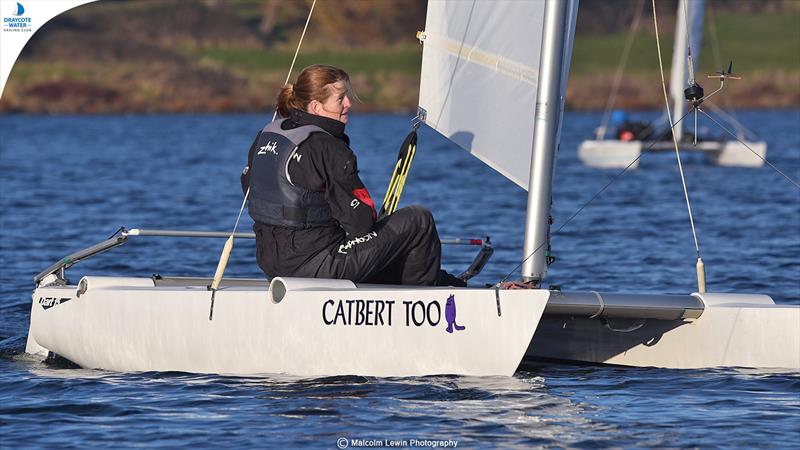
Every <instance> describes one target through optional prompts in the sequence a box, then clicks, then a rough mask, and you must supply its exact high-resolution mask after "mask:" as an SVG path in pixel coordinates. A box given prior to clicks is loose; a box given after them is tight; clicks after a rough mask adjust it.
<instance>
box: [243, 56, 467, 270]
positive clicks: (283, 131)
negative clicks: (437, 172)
mask: <svg viewBox="0 0 800 450" xmlns="http://www.w3.org/2000/svg"><path fill="white" fill-rule="evenodd" d="M349 93H350V77H349V76H348V74H347V73H346V72H345V71H344V70H342V69H339V68H336V67H332V66H327V65H313V66H309V67H307V68H305V69H303V71H302V72H301V73H300V75H299V76H298V77H297V81H296V83H294V84H287V85H286V86H284V87H283V88H282V89H281V91H280V93H279V95H278V99H277V110H278V114H279V115H280V116H281V117H282V118H281V119H279V120H276V121H274V122H272V123H269V124H267V126H266V127H264V129H263V130H261V132H259V133H258V135H257V136H256V139H255V141H254V142H253V145H252V146H251V148H250V152H249V155H248V167H249V169H246V170H245V173H244V174H243V175H242V189H243V190H246V189H247V188H248V186H249V188H250V200H249V204H248V211H249V213H250V216H251V217H252V218H253V220H254V221H255V224H254V226H253V229H254V231H255V233H256V259H257V261H258V265H259V267H261V270H263V271H264V273H265V274H267V276H269V277H276V276H292V277H310V278H339V279H349V280H352V281H354V282H369V283H385V284H413V285H438V284H447V285H454V286H464V285H465V283H464V282H463V281H461V280H460V279H458V278H456V277H454V276H452V275H450V274H448V273H446V272H444V271H442V270H441V269H440V263H441V243H440V242H439V235H438V233H437V231H436V225H435V224H434V221H433V217H432V215H431V213H430V211H428V210H427V209H425V208H423V207H421V206H409V207H406V208H402V209H399V210H398V211H396V212H395V213H394V214H392V215H390V216H387V217H385V218H382V219H381V220H377V215H376V212H375V204H374V202H373V200H372V198H371V197H370V195H369V192H368V191H367V189H366V188H365V187H364V183H362V182H361V179H360V178H359V177H358V165H357V162H356V156H355V154H354V153H353V151H352V150H351V149H350V147H349V143H350V139H349V138H348V137H347V135H346V134H345V133H344V129H345V126H346V125H347V121H348V113H349V112H350V107H351V102H350V98H349Z"/></svg>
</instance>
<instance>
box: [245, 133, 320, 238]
mask: <svg viewBox="0 0 800 450" xmlns="http://www.w3.org/2000/svg"><path fill="white" fill-rule="evenodd" d="M285 120H286V119H279V120H276V121H274V122H271V123H269V124H267V126H265V127H264V129H263V130H262V131H261V133H260V134H259V136H258V143H257V146H256V151H255V152H254V155H253V160H252V162H251V163H250V170H249V178H250V200H249V202H248V207H247V210H248V212H249V213H250V217H252V218H253V220H255V221H256V222H261V223H266V224H269V225H277V226H283V227H291V228H308V227H312V226H320V225H328V224H333V223H335V222H334V220H333V215H332V214H331V208H330V206H329V205H328V202H327V200H326V199H325V193H324V192H321V191H313V190H310V189H305V188H301V187H299V186H295V185H294V184H292V181H291V179H290V177H289V172H288V164H289V161H290V160H291V158H300V157H301V156H300V155H297V148H298V147H299V146H300V144H302V143H303V141H305V140H306V139H308V137H309V136H310V135H311V133H314V132H323V133H327V132H326V131H325V130H323V129H322V128H320V127H318V126H316V125H303V126H299V127H297V128H293V129H291V130H284V129H282V128H281V124H282V123H283V122H284V121H285Z"/></svg>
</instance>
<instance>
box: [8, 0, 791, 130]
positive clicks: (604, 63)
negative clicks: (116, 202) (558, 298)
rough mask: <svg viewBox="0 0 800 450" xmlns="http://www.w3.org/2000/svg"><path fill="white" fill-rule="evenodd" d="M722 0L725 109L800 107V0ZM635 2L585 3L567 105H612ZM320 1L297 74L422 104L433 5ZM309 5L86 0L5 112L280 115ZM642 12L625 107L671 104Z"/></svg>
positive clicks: (37, 56) (716, 14) (400, 104)
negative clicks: (331, 75)
mask: <svg viewBox="0 0 800 450" xmlns="http://www.w3.org/2000/svg"><path fill="white" fill-rule="evenodd" d="M710 4H714V5H717V4H719V5H720V7H718V8H717V7H716V6H715V8H717V9H718V11H717V10H712V9H711V8H707V9H708V10H707V13H706V22H707V24H708V25H713V26H707V28H708V29H710V30H713V33H711V32H706V39H704V46H703V48H702V49H701V51H700V52H699V53H700V54H701V56H703V57H702V58H700V61H701V64H700V69H699V72H700V74H702V75H705V74H712V73H714V72H715V71H716V70H719V69H720V67H727V64H728V61H729V60H733V61H734V64H733V67H734V71H735V72H736V73H737V74H739V75H741V76H742V77H743V79H742V80H740V81H733V82H730V83H726V87H725V91H723V92H722V93H721V94H720V95H718V96H717V97H716V98H715V101H716V102H717V105H718V106H720V107H723V108H726V109H773V108H796V107H799V106H800V3H798V2H792V1H788V2H787V1H781V0H765V1H763V2H757V3H753V2H747V1H738V2H737V1H729V2H720V1H719V0H717V1H713V2H712V0H707V5H710ZM635 6H636V2H635V0H615V8H608V4H607V3H603V2H600V1H595V0H584V1H582V2H581V9H580V11H579V15H578V24H579V26H578V33H577V34H576V38H575V46H574V52H573V61H572V67H571V72H570V79H569V84H568V90H567V105H566V106H567V109H568V110H572V111H596V110H602V109H603V108H605V106H606V103H607V101H608V97H609V95H610V91H611V86H612V84H613V83H614V79H615V77H616V72H617V70H618V65H619V59H620V54H621V53H622V48H623V47H624V44H625V40H626V39H627V33H628V30H627V27H628V24H629V22H630V21H631V15H632V14H633V12H632V11H634V10H635ZM317 8H318V10H317V11H316V12H315V15H314V19H313V20H312V25H311V27H310V29H309V38H308V39H307V42H305V43H304V44H303V49H302V51H301V53H300V57H299V60H298V62H297V64H296V66H295V67H296V68H295V70H294V73H293V76H296V73H297V72H298V71H299V69H300V68H302V67H304V66H306V65H309V64H314V63H327V64H333V65H337V66H340V67H343V68H344V69H346V70H348V71H349V72H350V74H351V76H352V79H353V85H354V86H355V89H356V92H357V94H358V97H359V98H360V99H362V103H361V104H358V105H356V108H357V110H359V111H362V112H402V113H409V112H413V111H414V110H415V108H416V105H417V100H418V92H419V76H420V75H419V66H420V60H421V54H422V46H421V45H419V44H418V43H417V42H416V40H415V39H413V36H414V33H415V32H416V30H421V29H423V28H424V20H425V17H424V13H425V2H423V1H420V0H393V1H372V2H367V1H347V2H320V3H319V5H318V6H317ZM659 8H660V9H663V11H659V22H661V21H662V15H663V16H664V17H663V19H664V22H665V24H664V25H662V28H664V36H663V37H662V38H663V39H664V41H665V42H664V43H662V46H664V47H666V48H670V49H671V48H672V43H671V35H672V31H671V30H672V28H674V22H670V18H672V19H673V20H674V9H673V8H674V1H664V2H661V3H659ZM612 10H613V11H612ZM307 11H308V4H307V2H305V1H295V2H278V1H270V0H267V1H234V0H195V1H183V2H179V1H176V0H152V1H147V2H145V1H137V0H116V1H109V0H104V1H101V2H96V3H91V4H87V5H84V6H82V7H78V8H75V9H73V10H71V11H69V12H67V13H65V14H62V15H60V16H59V17H57V18H56V19H54V20H52V21H51V22H49V23H47V24H46V25H45V26H44V27H43V28H42V30H40V31H39V32H37V33H36V34H35V35H34V36H33V38H32V40H31V41H30V42H29V43H28V45H27V46H26V48H25V50H24V51H23V54H22V55H21V56H20V58H19V59H18V60H17V62H16V64H15V65H14V67H13V69H12V71H11V75H10V77H9V79H8V82H7V84H6V86H5V89H4V92H3V96H2V98H0V113H32V114H111V113H233V112H239V113H253V112H263V111H270V110H272V108H273V107H272V104H273V101H274V96H275V95H276V94H277V92H278V89H279V87H280V86H281V85H282V83H283V81H284V80H285V78H286V71H287V70H288V67H289V65H290V63H291V59H292V55H293V48H294V45H296V40H297V38H298V35H299V30H300V29H301V27H302V23H303V22H304V20H305V15H306V14H307ZM645 11H646V8H645ZM641 19H642V24H640V26H639V31H638V32H637V34H636V39H635V41H634V47H633V51H632V53H631V58H630V61H629V62H628V64H627V67H626V70H625V71H624V72H623V78H622V80H623V81H622V84H621V89H620V91H619V94H618V95H617V97H616V103H615V105H614V107H615V108H622V109H629V110H650V109H660V108H662V107H663V97H662V96H661V93H660V90H661V81H660V76H659V74H658V69H657V59H656V58H657V55H656V52H655V45H654V39H653V36H652V32H651V31H652V30H651V31H648V25H647V20H649V19H648V18H647V17H642V18H641ZM650 26H652V25H650ZM341 30H347V32H342V31H341ZM755 37H757V39H756V38H755ZM667 59H668V60H670V59H671V58H667ZM665 70H667V71H668V70H669V69H668V68H665ZM666 75H667V76H668V75H669V74H668V73H667V74H666ZM699 81H700V83H701V84H702V85H703V86H704V88H705V89H706V91H707V92H709V90H714V89H716V88H717V87H718V84H717V81H716V80H710V79H706V78H705V76H701V77H699Z"/></svg>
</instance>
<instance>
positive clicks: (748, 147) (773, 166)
mask: <svg viewBox="0 0 800 450" xmlns="http://www.w3.org/2000/svg"><path fill="white" fill-rule="evenodd" d="M699 111H700V112H701V113H703V115H704V116H706V117H708V118H709V119H710V120H711V121H712V122H714V123H715V124H717V126H718V127H720V128H721V129H722V130H723V131H725V132H726V133H728V134H730V135H731V136H733V138H734V139H736V140H737V141H739V143H740V144H742V145H744V146H745V147H746V148H747V149H748V150H750V151H751V152H752V153H753V154H754V155H756V156H758V157H759V158H761V160H762V161H764V162H765V163H766V164H768V165H769V166H770V167H772V169H773V170H775V171H776V172H778V173H779V174H781V175H783V177H784V178H786V180H787V181H789V182H790V183H792V184H793V185H795V187H797V188H798V189H800V184H798V183H797V182H796V181H794V180H793V179H791V178H790V177H789V176H788V175H786V174H785V173H783V172H781V170H780V169H778V168H777V167H775V165H774V164H772V163H771V162H769V161H767V159H766V158H764V157H763V156H761V155H759V154H758V153H757V152H756V151H755V150H753V149H752V148H750V146H749V145H747V144H746V143H745V142H744V141H742V140H741V139H739V138H738V137H737V136H736V135H735V134H734V133H733V132H732V131H731V130H729V129H727V128H725V126H723V125H722V124H721V123H719V122H717V121H716V120H714V118H713V117H711V115H710V114H708V113H707V112H705V111H703V110H702V109H700V110H699Z"/></svg>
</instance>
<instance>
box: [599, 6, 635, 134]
mask: <svg viewBox="0 0 800 450" xmlns="http://www.w3.org/2000/svg"><path fill="white" fill-rule="evenodd" d="M642 11H644V0H639V3H638V5H637V8H636V15H635V16H634V17H633V22H632V23H631V29H630V31H629V32H628V40H627V41H626V42H625V48H624V49H623V50H622V58H621V59H620V62H619V66H618V67H617V73H616V74H615V75H614V84H612V87H611V95H609V96H608V100H607V101H606V109H605V110H604V112H603V119H602V120H601V121H600V129H599V130H600V133H599V134H598V136H597V138H598V139H605V137H606V129H607V128H608V121H609V119H610V117H611V108H613V107H614V103H616V101H617V94H619V88H620V86H621V85H622V76H623V75H624V73H625V67H626V66H627V65H628V57H629V56H630V53H631V48H632V47H633V41H634V38H635V37H636V31H638V29H639V19H641V17H642Z"/></svg>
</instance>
